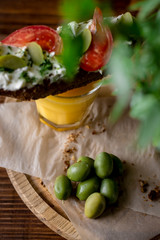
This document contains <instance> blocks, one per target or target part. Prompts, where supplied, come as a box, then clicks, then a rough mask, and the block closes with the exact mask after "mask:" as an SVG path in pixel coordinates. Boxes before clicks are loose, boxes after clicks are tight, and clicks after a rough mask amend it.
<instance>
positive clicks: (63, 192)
mask: <svg viewBox="0 0 160 240" xmlns="http://www.w3.org/2000/svg"><path fill="white" fill-rule="evenodd" d="M71 192H72V184H71V181H70V180H69V179H68V177H67V176H65V175H60V176H58V177H57V178H56V181H55V185H54V193H55V195H56V197H57V198H58V199H60V200H66V199H67V198H68V197H69V196H70V195H71Z"/></svg>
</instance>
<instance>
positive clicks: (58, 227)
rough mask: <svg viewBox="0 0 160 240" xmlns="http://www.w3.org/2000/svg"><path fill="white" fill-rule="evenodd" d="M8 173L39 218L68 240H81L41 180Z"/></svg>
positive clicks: (16, 173)
mask: <svg viewBox="0 0 160 240" xmlns="http://www.w3.org/2000/svg"><path fill="white" fill-rule="evenodd" d="M7 173H8V176H9V178H10V180H11V183H12V184H13V186H14V188H15V190H16V191H17V193H18V194H19V196H20V197H21V199H22V200H23V201H24V203H25V204H26V206H27V207H28V208H29V209H30V210H31V211H32V212H33V214H34V215H35V216H37V218H39V219H40V220H41V221H42V222H43V223H45V224H46V225H47V226H48V227H49V228H50V229H51V230H53V231H55V232H56V233H58V234H59V235H61V236H63V237H65V238H66V239H67V240H81V238H80V236H79V234H78V232H77V230H76V229H75V228H74V226H73V224H72V223H71V222H70V220H69V219H68V217H67V216H66V214H65V213H64V211H63V210H62V208H61V207H60V206H59V205H58V203H57V201H56V199H54V197H53V196H52V195H51V194H50V193H49V191H48V189H47V188H46V186H45V185H44V183H43V182H42V180H41V179H40V178H37V177H33V176H30V175H26V174H23V173H18V172H15V171H12V170H7Z"/></svg>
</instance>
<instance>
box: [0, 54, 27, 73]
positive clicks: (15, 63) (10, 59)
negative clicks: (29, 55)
mask: <svg viewBox="0 0 160 240" xmlns="http://www.w3.org/2000/svg"><path fill="white" fill-rule="evenodd" d="M25 66H27V63H26V62H25V61H24V60H23V59H22V58H19V57H17V56H14V55H3V56H0V67H3V68H9V69H13V70H15V69H17V68H23V67H25Z"/></svg>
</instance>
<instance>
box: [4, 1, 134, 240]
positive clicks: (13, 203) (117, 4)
mask: <svg viewBox="0 0 160 240" xmlns="http://www.w3.org/2000/svg"><path fill="white" fill-rule="evenodd" d="M102 1H103V0H101V2H102ZM131 1H134V0H123V1H122V0H121V1H118V0H114V1H113V0H112V4H113V6H114V9H115V12H116V13H117V14H120V13H123V12H125V10H126V7H127V5H128V4H129V3H130V2H131ZM0 3H1V7H0V35H1V39H2V38H3V37H4V36H5V35H7V34H9V33H11V32H13V31H14V30H16V29H19V28H21V27H24V26H27V25H31V24H44V25H48V26H51V27H53V28H56V26H57V25H59V24H60V23H61V22H62V15H61V13H60V12H59V11H58V9H59V5H60V0H45V1H44V0H34V1H33V0H32V1H31V0H27V1H26V0H5V1H0ZM0 239H1V240H14V239H16V240H18V239H20V240H24V239H30V240H32V239H34V240H40V239H43V240H48V239H53V240H54V239H55V240H63V239H64V238H62V237H60V236H59V235H57V234H55V233H54V232H53V231H51V230H50V229H49V228H48V227H46V226H45V225H44V224H43V223H42V222H40V221H39V220H38V219H37V218H36V217H35V216H34V215H33V214H32V213H31V211H30V210H29V209H28V208H27V207H26V206H25V204H24V203H23V202H22V200H21V199H20V197H19V196H18V195H17V193H16V191H15V190H14V188H13V186H12V184H11V182H10V180H9V178H8V175H7V173H6V170H5V169H3V168H0Z"/></svg>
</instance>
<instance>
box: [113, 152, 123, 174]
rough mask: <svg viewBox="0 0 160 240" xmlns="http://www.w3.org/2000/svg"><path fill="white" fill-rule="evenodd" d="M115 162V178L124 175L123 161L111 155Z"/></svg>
mask: <svg viewBox="0 0 160 240" xmlns="http://www.w3.org/2000/svg"><path fill="white" fill-rule="evenodd" d="M110 156H111V158H112V160H113V172H112V175H113V176H121V175H122V174H123V164H122V161H121V160H120V159H119V158H118V157H116V156H115V155H113V154H110Z"/></svg>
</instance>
